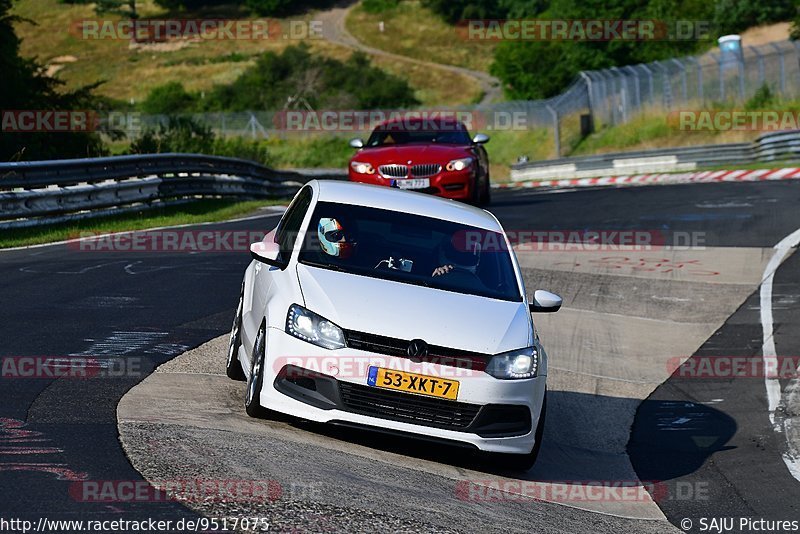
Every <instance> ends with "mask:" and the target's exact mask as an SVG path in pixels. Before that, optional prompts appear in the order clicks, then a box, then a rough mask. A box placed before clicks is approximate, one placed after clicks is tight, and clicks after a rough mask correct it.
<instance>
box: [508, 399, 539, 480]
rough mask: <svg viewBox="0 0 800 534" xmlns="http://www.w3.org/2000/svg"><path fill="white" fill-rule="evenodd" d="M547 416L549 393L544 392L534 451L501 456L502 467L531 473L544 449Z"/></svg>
mask: <svg viewBox="0 0 800 534" xmlns="http://www.w3.org/2000/svg"><path fill="white" fill-rule="evenodd" d="M546 415H547V391H545V392H544V400H543V401H542V413H541V414H540V415H539V423H538V424H537V425H536V433H535V434H534V435H535V436H536V443H534V445H533V450H531V452H529V453H528V454H500V455H499V458H498V460H499V462H498V463H500V464H501V466H502V467H505V468H508V469H514V470H518V471H529V470H530V469H531V468H532V467H533V465H534V464H535V463H536V460H537V458H538V457H539V451H540V450H541V448H542V436H543V435H544V421H545V418H546V417H545V416H546Z"/></svg>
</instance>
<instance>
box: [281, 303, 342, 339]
mask: <svg viewBox="0 0 800 534" xmlns="http://www.w3.org/2000/svg"><path fill="white" fill-rule="evenodd" d="M286 333H287V334H289V335H292V336H294V337H296V338H298V339H302V340H303V341H307V342H309V343H313V344H314V345H317V346H319V347H323V348H326V349H331V350H333V349H341V348H344V347H345V346H346V343H345V340H344V332H342V329H341V328H339V327H338V326H336V325H335V324H333V323H332V322H330V321H328V320H327V319H325V318H324V317H320V316H319V315H317V314H316V313H314V312H311V311H309V310H307V309H305V308H303V307H302V306H298V305H297V304H292V305H291V306H289V314H288V315H287V316H286Z"/></svg>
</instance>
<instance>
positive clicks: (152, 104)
mask: <svg viewBox="0 0 800 534" xmlns="http://www.w3.org/2000/svg"><path fill="white" fill-rule="evenodd" d="M197 100H198V99H197V95H195V94H191V93H189V92H187V91H186V89H184V87H183V84H182V83H180V82H169V83H166V84H164V85H159V86H158V87H156V88H154V89H153V90H152V91H150V94H148V95H147V98H146V99H144V100H143V101H142V104H141V108H142V111H143V112H145V113H149V114H151V115H169V114H173V113H183V112H188V111H191V110H193V109H194V108H195V107H196V105H197Z"/></svg>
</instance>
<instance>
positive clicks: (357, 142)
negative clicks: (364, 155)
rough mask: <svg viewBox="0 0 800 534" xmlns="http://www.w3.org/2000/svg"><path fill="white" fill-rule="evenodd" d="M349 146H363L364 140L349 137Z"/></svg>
mask: <svg viewBox="0 0 800 534" xmlns="http://www.w3.org/2000/svg"><path fill="white" fill-rule="evenodd" d="M350 146H351V147H353V148H364V141H362V140H361V139H359V138H356V139H351V140H350Z"/></svg>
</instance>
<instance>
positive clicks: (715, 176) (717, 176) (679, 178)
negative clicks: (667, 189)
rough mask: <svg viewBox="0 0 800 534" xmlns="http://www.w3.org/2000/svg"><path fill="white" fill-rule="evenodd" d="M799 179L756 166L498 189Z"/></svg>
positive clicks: (798, 171)
mask: <svg viewBox="0 0 800 534" xmlns="http://www.w3.org/2000/svg"><path fill="white" fill-rule="evenodd" d="M795 179H800V168H798V167H789V168H784V169H755V170H741V169H740V170H736V171H702V172H684V173H671V174H670V173H661V174H635V175H625V176H601V177H597V178H571V179H565V180H538V181H530V182H511V183H505V184H495V185H493V187H496V188H498V189H528V188H536V187H594V186H602V185H655V184H684V183H711V182H759V181H768V180H795Z"/></svg>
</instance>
